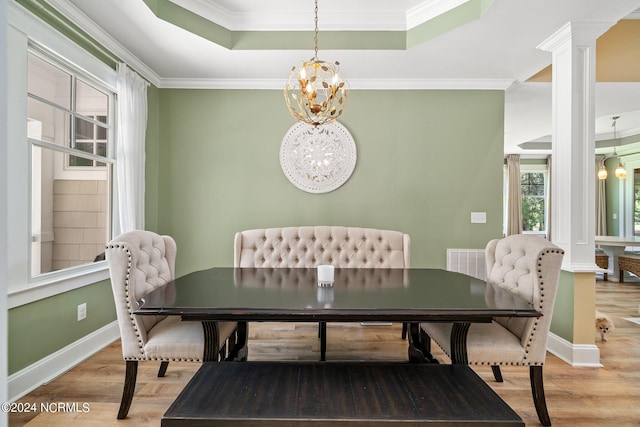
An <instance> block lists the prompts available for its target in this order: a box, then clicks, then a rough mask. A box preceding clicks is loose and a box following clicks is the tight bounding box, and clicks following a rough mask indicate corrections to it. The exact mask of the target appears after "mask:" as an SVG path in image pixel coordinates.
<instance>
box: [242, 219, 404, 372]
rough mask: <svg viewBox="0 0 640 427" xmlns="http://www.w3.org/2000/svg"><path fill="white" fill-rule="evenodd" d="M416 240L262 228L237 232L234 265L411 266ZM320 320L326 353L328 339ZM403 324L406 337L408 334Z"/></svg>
mask: <svg viewBox="0 0 640 427" xmlns="http://www.w3.org/2000/svg"><path fill="white" fill-rule="evenodd" d="M410 244H411V239H410V238H409V235H408V234H405V233H402V232H400V231H392V230H379V229H374V228H360V227H342V226H302V227H282V228H262V229H254V230H245V231H240V232H238V233H236V235H235V239H234V252H233V265H234V267H253V268H259V267H270V268H313V267H316V266H318V265H322V264H330V265H333V266H334V267H336V268H389V269H402V268H409V258H410V249H409V248H410ZM325 327H326V325H324V324H320V328H321V333H320V337H321V339H322V342H321V343H320V345H321V357H322V360H324V351H325V348H326V342H325V340H324V334H323V333H322V330H323V328H325ZM404 329H405V327H404V325H403V335H404Z"/></svg>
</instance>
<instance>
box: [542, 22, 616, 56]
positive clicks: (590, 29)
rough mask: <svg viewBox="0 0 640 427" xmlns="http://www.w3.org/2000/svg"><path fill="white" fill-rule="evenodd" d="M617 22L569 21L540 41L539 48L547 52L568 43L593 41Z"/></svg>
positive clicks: (576, 43) (577, 43)
mask: <svg viewBox="0 0 640 427" xmlns="http://www.w3.org/2000/svg"><path fill="white" fill-rule="evenodd" d="M614 24H615V22H613V21H602V22H571V21H570V22H567V23H566V24H565V25H564V26H562V28H560V29H559V30H558V31H556V32H555V33H553V34H552V35H551V36H549V37H548V38H547V39H546V40H544V41H543V42H542V43H540V44H539V45H538V46H537V48H538V49H540V50H544V51H547V52H553V51H554V50H556V49H558V48H560V47H562V46H566V44H567V43H573V44H575V45H580V44H584V43H592V42H595V40H596V39H597V38H598V37H600V36H601V35H602V34H604V33H605V32H606V31H607V30H608V29H609V28H611V27H612V26H613V25H614Z"/></svg>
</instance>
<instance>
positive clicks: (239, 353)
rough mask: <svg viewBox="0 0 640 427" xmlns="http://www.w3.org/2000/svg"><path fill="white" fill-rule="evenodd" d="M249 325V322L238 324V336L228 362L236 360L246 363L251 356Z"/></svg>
mask: <svg viewBox="0 0 640 427" xmlns="http://www.w3.org/2000/svg"><path fill="white" fill-rule="evenodd" d="M248 341H249V324H248V323H247V322H238V326H237V328H236V336H235V340H234V343H233V345H232V346H231V348H230V349H229V355H228V356H227V360H235V361H239V362H244V361H246V360H247V357H248V356H249V347H248V346H247V344H248Z"/></svg>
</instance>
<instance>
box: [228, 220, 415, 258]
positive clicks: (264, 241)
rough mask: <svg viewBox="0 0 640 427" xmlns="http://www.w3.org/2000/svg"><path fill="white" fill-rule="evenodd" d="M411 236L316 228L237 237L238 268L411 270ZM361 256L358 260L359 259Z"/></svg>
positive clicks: (260, 231)
mask: <svg viewBox="0 0 640 427" xmlns="http://www.w3.org/2000/svg"><path fill="white" fill-rule="evenodd" d="M409 245H410V239H409V235H408V234H404V233H401V232H399V231H390V230H378V229H372V228H359V227H339V226H316V227H311V226H308V227H284V228H267V229H256V230H246V231H241V232H238V233H236V236H235V242H234V266H236V267H272V268H305V267H306V268H309V267H315V266H317V265H320V264H332V265H334V266H335V267H337V268H408V267H409V255H410V254H409ZM356 255H357V256H356Z"/></svg>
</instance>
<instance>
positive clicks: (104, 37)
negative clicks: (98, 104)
mask: <svg viewBox="0 0 640 427" xmlns="http://www.w3.org/2000/svg"><path fill="white" fill-rule="evenodd" d="M48 3H49V4H50V5H51V6H53V7H54V8H55V9H56V10H57V11H58V12H60V13H61V14H62V15H63V16H64V17H65V18H67V19H69V20H70V21H72V22H73V23H74V24H76V25H77V26H78V27H80V28H81V29H82V30H83V31H84V32H86V33H87V34H89V35H90V36H91V37H93V38H94V39H95V40H96V41H97V42H98V43H100V44H101V45H102V46H104V47H105V48H106V49H108V50H109V51H110V52H111V53H112V54H114V55H115V56H117V57H118V59H120V60H121V61H122V62H125V63H126V64H127V65H128V66H129V67H130V68H133V69H134V70H136V72H138V73H139V74H140V75H141V76H142V77H144V78H145V79H146V80H147V81H149V82H150V83H152V84H153V85H155V86H158V85H159V84H160V81H161V78H160V76H159V75H158V74H157V73H156V72H155V71H153V70H152V69H151V68H150V67H149V66H148V65H147V64H145V63H144V62H142V61H141V60H140V59H139V58H138V57H137V56H135V55H134V54H133V53H131V52H130V51H129V50H128V49H127V48H125V47H124V46H123V45H121V44H120V43H119V42H118V41H117V40H116V39H114V38H113V37H111V35H110V34H109V33H107V32H106V31H104V30H103V29H102V28H101V27H99V26H98V25H97V24H96V23H95V22H94V21H93V20H91V18H89V17H88V16H87V15H85V14H84V13H83V12H82V11H81V10H80V9H78V8H77V7H76V6H75V5H74V4H72V3H70V2H69V1H67V0H48Z"/></svg>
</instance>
